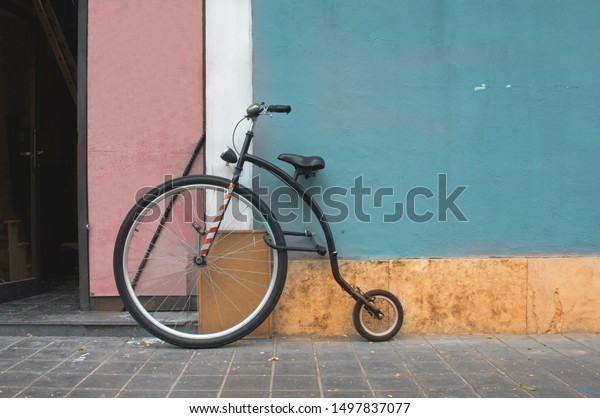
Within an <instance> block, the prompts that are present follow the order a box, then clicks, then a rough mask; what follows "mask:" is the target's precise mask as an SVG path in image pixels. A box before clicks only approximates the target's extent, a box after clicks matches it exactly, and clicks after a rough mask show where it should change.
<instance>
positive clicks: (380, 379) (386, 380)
mask: <svg viewBox="0 0 600 418" xmlns="http://www.w3.org/2000/svg"><path fill="white" fill-rule="evenodd" d="M369 383H370V385H371V387H372V388H373V390H375V391H381V390H411V389H413V388H417V386H416V385H415V383H414V382H413V380H412V379H411V378H410V377H409V376H408V375H400V376H394V375H389V376H375V377H373V376H369Z"/></svg>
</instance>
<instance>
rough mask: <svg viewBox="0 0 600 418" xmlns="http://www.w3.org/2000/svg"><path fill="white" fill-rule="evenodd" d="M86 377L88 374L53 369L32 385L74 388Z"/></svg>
mask: <svg viewBox="0 0 600 418" xmlns="http://www.w3.org/2000/svg"><path fill="white" fill-rule="evenodd" d="M86 377H87V375H86V374H71V373H57V372H54V371H52V372H51V373H47V374H45V375H43V376H41V377H40V378H39V379H37V380H35V381H34V382H32V384H31V386H33V387H38V388H65V389H72V388H74V387H76V386H77V385H78V384H79V383H80V382H81V381H83V380H84V379H85V378H86Z"/></svg>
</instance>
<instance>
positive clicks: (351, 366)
mask: <svg viewBox="0 0 600 418" xmlns="http://www.w3.org/2000/svg"><path fill="white" fill-rule="evenodd" d="M319 373H320V374H321V375H322V376H356V375H362V368H361V366H360V364H359V363H358V361H356V360H354V361H347V360H335V361H333V360H332V361H323V362H320V363H319Z"/></svg>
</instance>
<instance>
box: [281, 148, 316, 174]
mask: <svg viewBox="0 0 600 418" xmlns="http://www.w3.org/2000/svg"><path fill="white" fill-rule="evenodd" d="M277 158H279V159H280V160H281V161H285V162H286V163H290V164H291V165H293V166H294V168H295V169H296V177H298V175H301V174H304V175H305V176H306V177H308V176H310V175H313V174H315V173H316V172H317V171H319V170H322V169H323V168H325V161H324V160H323V159H322V158H321V157H317V156H312V157H305V156H303V155H297V154H281V155H280V156H279V157H277Z"/></svg>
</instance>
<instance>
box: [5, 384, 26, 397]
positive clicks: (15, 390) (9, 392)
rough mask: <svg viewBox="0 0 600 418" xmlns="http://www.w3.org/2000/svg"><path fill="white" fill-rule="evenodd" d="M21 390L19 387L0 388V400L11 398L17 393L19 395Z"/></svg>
mask: <svg viewBox="0 0 600 418" xmlns="http://www.w3.org/2000/svg"><path fill="white" fill-rule="evenodd" d="M21 390H22V389H21V388H19V387H15V388H12V387H3V386H0V398H12V397H13V396H15V395H16V394H17V393H19V392H20V391H21Z"/></svg>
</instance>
